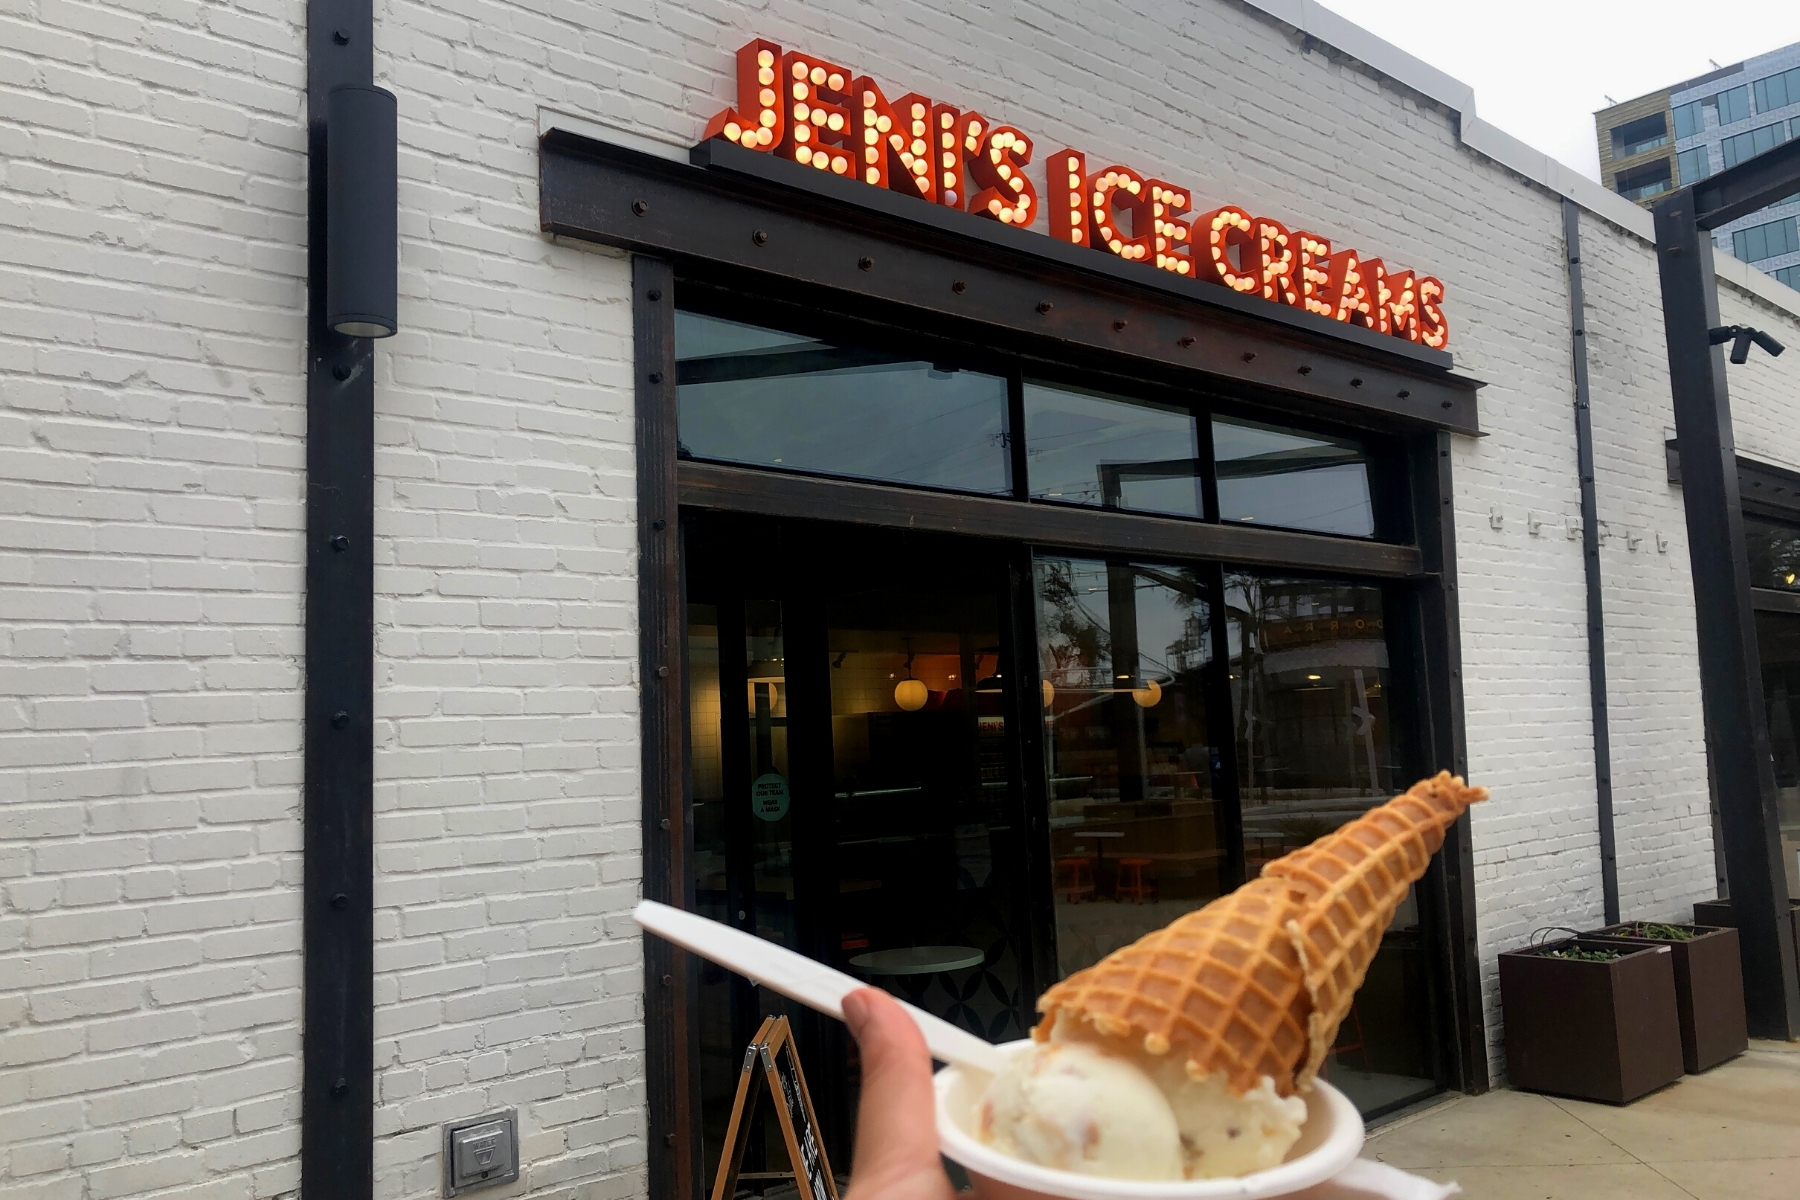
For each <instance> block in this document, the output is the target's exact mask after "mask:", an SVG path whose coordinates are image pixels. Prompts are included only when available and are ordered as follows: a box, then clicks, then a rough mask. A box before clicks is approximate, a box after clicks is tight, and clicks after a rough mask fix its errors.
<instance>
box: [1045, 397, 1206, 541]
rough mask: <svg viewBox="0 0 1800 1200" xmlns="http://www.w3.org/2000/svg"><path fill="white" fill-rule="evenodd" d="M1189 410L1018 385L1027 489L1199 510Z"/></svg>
mask: <svg viewBox="0 0 1800 1200" xmlns="http://www.w3.org/2000/svg"><path fill="white" fill-rule="evenodd" d="M1197 430H1198V425H1197V422H1196V421H1195V420H1194V415H1193V414H1192V413H1191V412H1189V411H1187V410H1186V409H1182V408H1175V407H1172V406H1169V405H1163V404H1148V403H1144V402H1141V401H1136V400H1127V399H1124V398H1123V397H1119V396H1109V395H1105V394H1103V393H1100V392H1089V391H1078V390H1075V389H1072V388H1060V387H1051V386H1049V385H1048V384H1042V383H1027V384H1026V385H1025V453H1026V462H1027V466H1026V475H1027V478H1029V479H1030V481H1031V494H1032V496H1034V497H1036V498H1038V499H1043V500H1062V501H1067V502H1069V503H1074V504H1101V505H1105V506H1106V507H1107V508H1135V509H1141V510H1143V511H1146V512H1162V513H1175V514H1177V515H1179V516H1184V517H1199V516H1204V515H1205V512H1204V509H1203V506H1202V500H1201V491H1200V476H1201V464H1200V459H1199V447H1198V445H1197V443H1196V438H1197V436H1198V434H1197Z"/></svg>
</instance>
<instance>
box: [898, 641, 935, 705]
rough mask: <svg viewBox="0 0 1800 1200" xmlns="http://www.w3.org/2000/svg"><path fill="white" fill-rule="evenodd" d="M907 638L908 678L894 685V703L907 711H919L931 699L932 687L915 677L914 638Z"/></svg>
mask: <svg viewBox="0 0 1800 1200" xmlns="http://www.w3.org/2000/svg"><path fill="white" fill-rule="evenodd" d="M905 640H906V678H905V679H902V680H901V681H900V682H899V683H896V684H895V685H894V703H895V704H898V705H899V706H900V708H901V709H902V710H903V711H905V712H918V711H919V710H920V709H921V708H924V707H925V702H926V701H927V700H930V699H931V689H930V688H928V687H926V686H925V681H924V680H922V679H914V678H913V648H912V639H911V638H907V639H905Z"/></svg>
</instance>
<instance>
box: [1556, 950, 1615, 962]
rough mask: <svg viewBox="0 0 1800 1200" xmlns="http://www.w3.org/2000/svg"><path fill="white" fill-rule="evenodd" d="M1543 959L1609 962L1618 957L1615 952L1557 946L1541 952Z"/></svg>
mask: <svg viewBox="0 0 1800 1200" xmlns="http://www.w3.org/2000/svg"><path fill="white" fill-rule="evenodd" d="M1543 954H1544V957H1545V958H1562V959H1568V960H1569V961H1571V962H1611V961H1612V960H1613V959H1615V958H1618V957H1620V952H1619V951H1617V950H1584V949H1582V948H1581V947H1580V946H1558V947H1553V948H1551V949H1548V950H1545V951H1544V952H1543Z"/></svg>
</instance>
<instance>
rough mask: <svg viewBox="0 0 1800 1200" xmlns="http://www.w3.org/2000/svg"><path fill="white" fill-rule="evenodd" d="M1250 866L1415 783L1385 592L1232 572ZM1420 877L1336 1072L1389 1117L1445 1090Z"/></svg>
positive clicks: (1346, 1026)
mask: <svg viewBox="0 0 1800 1200" xmlns="http://www.w3.org/2000/svg"><path fill="white" fill-rule="evenodd" d="M1225 608H1226V614H1227V644H1228V646H1229V656H1230V665H1231V669H1230V683H1231V696H1232V712H1233V720H1234V732H1235V740H1236V743H1237V762H1238V781H1239V796H1240V802H1241V805H1242V813H1243V817H1242V820H1243V839H1244V855H1245V863H1246V867H1245V869H1246V874H1248V875H1249V876H1251V877H1252V878H1254V877H1255V876H1256V875H1257V874H1258V873H1259V872H1260V871H1261V870H1262V867H1263V866H1264V864H1266V863H1268V862H1270V861H1272V860H1273V859H1276V858H1279V857H1280V856H1281V855H1283V854H1286V853H1287V852H1288V851H1290V850H1294V849H1297V848H1298V847H1300V846H1304V845H1306V844H1307V843H1309V842H1311V841H1313V840H1314V839H1316V838H1318V837H1321V836H1323V835H1324V834H1327V833H1330V832H1331V831H1332V830H1334V829H1336V828H1338V826H1340V825H1343V824H1345V823H1346V822H1348V821H1352V820H1355V819H1356V818H1357V817H1359V816H1361V815H1362V814H1363V813H1364V812H1366V811H1368V810H1369V809H1370V808H1373V807H1375V806H1376V805H1378V804H1382V803H1385V802H1386V801H1387V800H1388V799H1390V798H1391V797H1392V796H1394V795H1395V794H1396V793H1397V792H1398V791H1399V790H1400V789H1401V788H1402V787H1404V786H1406V785H1407V784H1410V783H1411V782H1412V781H1411V779H1410V778H1403V773H1402V771H1401V769H1400V765H1399V762H1400V759H1399V753H1400V750H1401V746H1400V745H1399V743H1400V741H1401V740H1402V739H1399V738H1397V737H1396V736H1395V733H1394V723H1393V722H1392V721H1391V720H1390V717H1389V711H1390V710H1389V699H1388V691H1389V688H1390V686H1391V683H1392V675H1393V672H1392V668H1391V665H1390V662H1389V656H1388V643H1387V621H1386V616H1385V609H1384V597H1383V593H1382V589H1381V588H1380V587H1379V586H1377V585H1375V584H1370V583H1357V582H1351V581H1345V580H1329V579H1307V578H1291V577H1272V576H1264V575H1256V574H1251V573H1248V572H1236V571H1233V572H1227V573H1226V575H1225ZM1418 897H1419V888H1418V887H1417V886H1416V885H1415V886H1414V888H1413V889H1412V890H1411V892H1410V893H1409V894H1408V896H1407V898H1406V899H1405V900H1404V901H1402V902H1401V905H1400V909H1399V911H1398V913H1397V914H1396V915H1395V917H1394V920H1393V923H1392V924H1391V925H1390V926H1389V927H1388V929H1387V932H1386V933H1385V934H1384V935H1383V936H1382V939H1381V948H1380V950H1378V951H1377V952H1376V955H1375V961H1374V962H1373V963H1372V964H1371V965H1370V967H1369V973H1368V975H1367V977H1366V978H1365V979H1364V981H1363V986H1362V988H1361V990H1359V991H1358V993H1357V996H1356V1001H1355V1003H1354V1004H1353V1006H1352V1007H1351V1010H1350V1015H1349V1016H1348V1017H1346V1018H1345V1020H1344V1023H1343V1026H1342V1027H1341V1028H1340V1029H1339V1031H1338V1037H1337V1045H1336V1047H1335V1048H1334V1050H1333V1051H1332V1053H1331V1055H1330V1057H1328V1058H1327V1059H1326V1063H1325V1067H1324V1071H1323V1073H1324V1074H1325V1075H1326V1077H1327V1078H1329V1079H1330V1080H1331V1082H1332V1083H1334V1084H1336V1085H1337V1086H1338V1087H1339V1088H1340V1089H1342V1090H1343V1092H1344V1093H1345V1094H1346V1095H1348V1096H1349V1097H1350V1098H1351V1099H1352V1100H1354V1101H1355V1102H1356V1103H1357V1106H1358V1107H1359V1108H1361V1109H1362V1110H1363V1112H1364V1113H1366V1114H1367V1113H1376V1112H1382V1111H1386V1110H1390V1109H1393V1108H1396V1107H1398V1106H1400V1105H1403V1104H1406V1103H1410V1102H1411V1101H1413V1100H1416V1099H1419V1098H1421V1097H1423V1096H1426V1095H1430V1094H1431V1093H1433V1092H1436V1091H1437V1090H1438V1082H1437V1080H1438V1065H1437V1048H1438V1043H1437V1037H1436V1032H1435V1031H1436V1023H1435V1021H1434V1017H1433V1011H1432V1004H1431V981H1430V978H1429V973H1430V967H1431V963H1430V949H1429V943H1428V941H1427V938H1426V935H1425V928H1424V924H1423V922H1422V918H1421V913H1420V905H1419V900H1418Z"/></svg>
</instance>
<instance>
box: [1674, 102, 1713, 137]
mask: <svg viewBox="0 0 1800 1200" xmlns="http://www.w3.org/2000/svg"><path fill="white" fill-rule="evenodd" d="M1704 132H1706V115H1705V110H1704V108H1703V106H1702V105H1701V103H1700V101H1698V100H1694V101H1691V102H1689V103H1687V104H1683V105H1681V106H1680V107H1678V108H1676V110H1675V137H1676V139H1677V140H1679V139H1681V138H1691V137H1693V136H1694V135H1695V134H1697V133H1704Z"/></svg>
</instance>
